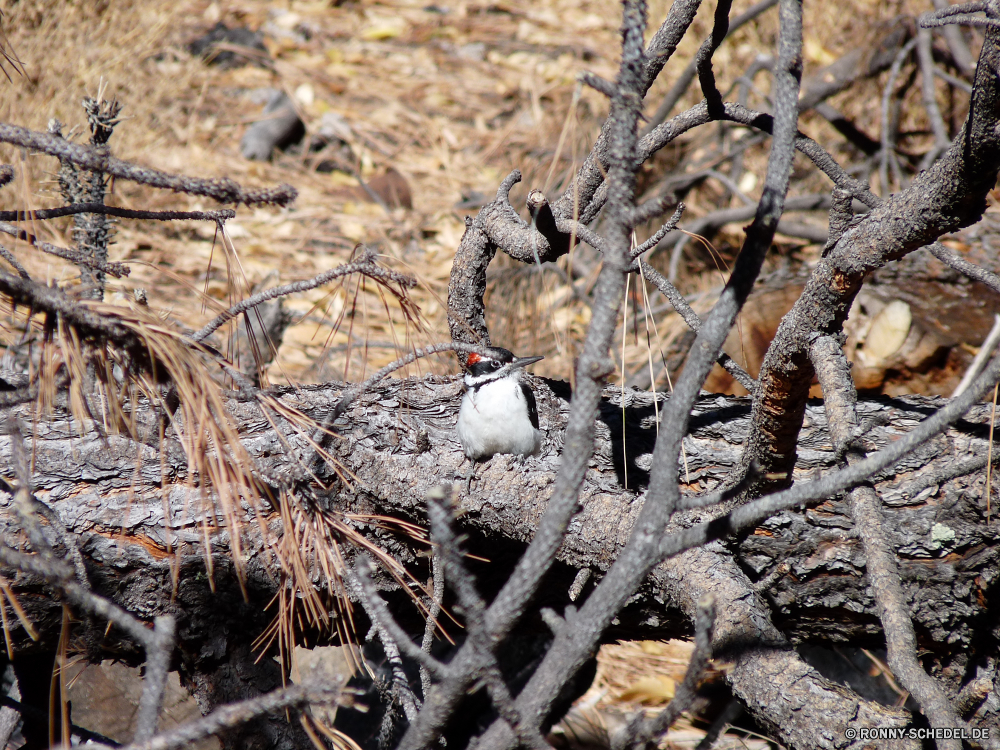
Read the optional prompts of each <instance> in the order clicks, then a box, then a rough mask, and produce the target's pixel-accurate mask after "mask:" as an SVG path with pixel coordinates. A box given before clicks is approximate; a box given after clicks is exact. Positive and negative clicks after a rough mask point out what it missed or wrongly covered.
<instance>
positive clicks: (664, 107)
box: [642, 0, 778, 135]
mask: <svg viewBox="0 0 1000 750" xmlns="http://www.w3.org/2000/svg"><path fill="white" fill-rule="evenodd" d="M777 4H778V0H761V2H759V3H757V4H756V5H752V6H751V7H750V8H748V9H747V10H745V11H744V12H743V13H741V14H740V15H738V16H736V17H735V18H733V19H732V20H731V21H730V22H729V28H728V30H727V32H726V33H727V36H728V35H729V34H731V33H733V32H734V31H736V30H737V29H738V28H740V27H741V26H743V25H744V24H746V23H748V22H750V21H752V20H753V19H755V18H756V17H757V16H759V15H760V14H761V13H763V12H764V11H766V10H768V9H769V8H772V7H774V6H775V5H777ZM697 73H698V58H697V57H695V58H694V59H693V60H692V61H691V62H690V63H688V65H687V67H686V68H684V70H683V72H682V73H681V74H680V75H679V76H677V80H675V81H674V85H673V86H672V87H671V88H670V91H668V92H667V95H666V96H665V97H664V98H663V101H662V102H660V106H658V107H657V108H656V112H655V113H653V116H652V117H650V118H649V122H648V123H647V125H646V127H645V128H644V129H643V131H642V135H647V134H648V133H649V132H651V131H652V130H653V129H654V128H655V127H656V126H657V125H659V124H660V123H662V122H663V121H664V120H666V119H667V116H668V115H669V114H670V110H672V109H673V108H674V106H675V105H676V104H677V102H678V101H680V99H681V97H682V96H684V93H685V92H686V91H687V90H688V88H689V87H690V86H691V82H692V81H693V80H694V77H695V76H696V75H697Z"/></svg>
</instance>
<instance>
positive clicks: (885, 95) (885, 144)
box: [878, 37, 917, 197]
mask: <svg viewBox="0 0 1000 750" xmlns="http://www.w3.org/2000/svg"><path fill="white" fill-rule="evenodd" d="M916 46H917V38H916V37H914V38H913V39H911V40H910V41H908V42H907V43H906V44H904V45H903V46H902V47H901V48H900V50H899V52H897V53H896V57H895V58H894V59H893V61H892V65H891V66H890V67H889V77H888V78H887V79H886V82H885V88H883V89H882V107H881V109H880V110H879V112H880V114H879V134H880V135H879V138H880V140H881V142H882V151H881V154H880V156H879V172H878V174H879V186H880V187H881V190H882V197H887V196H888V195H889V192H890V191H889V152H890V151H891V150H892V149H893V148H894V147H895V143H894V142H893V134H892V130H891V128H890V125H889V104H890V102H891V101H892V89H893V86H895V85H896V78H897V77H898V76H899V71H900V70H901V69H902V67H903V63H904V62H906V58H907V57H909V56H910V53H911V52H912V51H913V48H914V47H916Z"/></svg>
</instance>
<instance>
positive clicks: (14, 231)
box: [0, 221, 129, 279]
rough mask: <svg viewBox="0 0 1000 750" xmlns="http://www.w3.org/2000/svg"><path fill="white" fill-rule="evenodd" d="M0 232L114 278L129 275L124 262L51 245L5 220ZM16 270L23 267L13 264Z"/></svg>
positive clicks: (0, 224)
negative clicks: (102, 258)
mask: <svg viewBox="0 0 1000 750" xmlns="http://www.w3.org/2000/svg"><path fill="white" fill-rule="evenodd" d="M0 232H3V233H4V234H9V235H11V236H13V237H17V238H18V239H20V240H24V241H25V242H27V243H28V244H29V245H32V246H34V247H37V248H38V249H39V250H41V251H42V252H45V253H49V254H50V255H56V256H58V257H60V258H64V259H66V260H68V261H72V262H73V263H76V264H77V265H83V266H87V267H88V268H94V269H97V270H99V271H102V272H104V273H106V274H110V275H111V276H114V277H115V278H116V279H120V278H121V277H122V276H128V275H129V267H128V266H127V265H125V264H124V263H118V262H116V261H104V260H100V259H98V258H94V257H91V256H89V255H87V254H85V253H84V252H82V251H80V250H70V249H68V248H65V247H59V246H57V245H51V244H49V243H48V242H42V241H41V240H40V239H38V238H37V237H35V235H33V234H31V233H30V232H26V231H25V230H23V229H21V228H19V227H15V226H12V225H11V224H8V223H6V222H3V221H0ZM15 268H17V269H18V272H20V271H22V270H23V269H22V268H20V267H19V266H15ZM22 277H23V278H28V277H27V276H26V275H24V274H22Z"/></svg>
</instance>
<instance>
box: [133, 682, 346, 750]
mask: <svg viewBox="0 0 1000 750" xmlns="http://www.w3.org/2000/svg"><path fill="white" fill-rule="evenodd" d="M339 697H340V691H339V690H338V689H336V688H334V687H331V686H328V685H321V684H313V683H306V684H303V685H290V686H289V687H286V688H280V689H278V690H274V691H272V692H270V693H268V694H267V695H262V696H260V697H259V698H251V699H249V700H245V701H240V702H239V703H230V704H229V705H227V706H222V707H221V708H217V709H215V710H214V711H213V712H212V713H210V714H209V715H208V716H205V717H204V718H201V719H196V720H195V721H190V722H187V723H186V724H182V725H181V726H179V727H177V728H176V729H172V730H170V731H169V732H163V733H162V734H158V735H156V736H155V737H152V738H150V739H148V740H145V741H143V742H136V743H133V744H131V745H127V746H126V750H177V749H178V748H184V747H190V746H191V745H192V744H193V743H195V742H197V741H198V740H200V739H203V738H205V737H208V736H210V735H213V734H219V733H220V732H223V731H225V730H227V729H233V728H235V727H239V726H242V725H244V724H246V723H247V722H249V721H251V720H253V719H255V718H257V717H258V716H262V715H264V714H271V713H276V712H278V711H283V710H285V709H288V708H300V707H302V706H306V705H308V704H311V703H335V702H336V701H337V699H338V698H339Z"/></svg>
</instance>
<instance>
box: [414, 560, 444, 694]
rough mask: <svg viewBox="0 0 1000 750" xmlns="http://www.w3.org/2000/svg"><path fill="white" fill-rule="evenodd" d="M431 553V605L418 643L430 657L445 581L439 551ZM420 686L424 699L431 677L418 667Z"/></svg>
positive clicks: (423, 668) (427, 671)
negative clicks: (422, 634)
mask: <svg viewBox="0 0 1000 750" xmlns="http://www.w3.org/2000/svg"><path fill="white" fill-rule="evenodd" d="M431 553H432V557H431V576H432V577H433V581H434V585H433V589H432V594H431V603H430V606H429V607H428V608H427V622H425V623H424V637H423V640H422V641H421V642H420V650H421V651H423V652H424V653H425V654H427V655H428V656H430V655H431V649H432V647H433V646H434V628H435V627H436V624H437V618H438V616H440V614H441V606H442V604H443V603H444V580H445V578H444V564H443V563H442V560H441V550H440V549H438V548H436V547H435V548H434V549H433V550H432V551H431ZM420 686H421V688H422V692H423V696H424V698H426V697H427V694H428V693H429V692H430V690H431V676H430V670H428V669H427V668H426V667H424V666H421V667H420Z"/></svg>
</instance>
